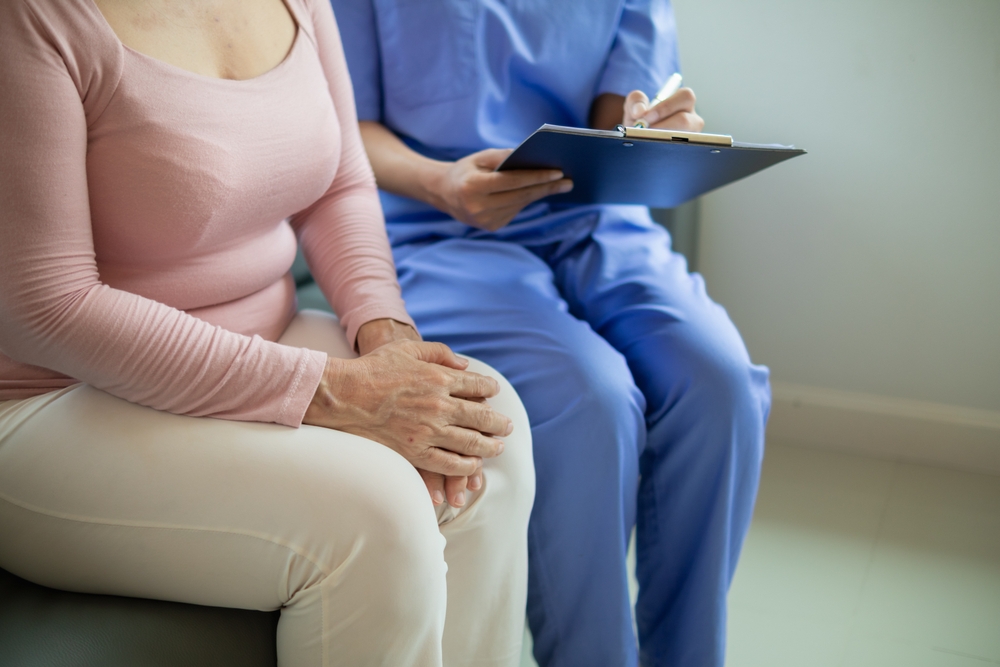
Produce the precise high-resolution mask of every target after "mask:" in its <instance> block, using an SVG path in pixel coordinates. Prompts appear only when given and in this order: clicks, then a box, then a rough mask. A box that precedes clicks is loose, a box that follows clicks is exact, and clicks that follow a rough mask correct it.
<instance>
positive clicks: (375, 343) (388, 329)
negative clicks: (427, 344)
mask: <svg viewBox="0 0 1000 667" xmlns="http://www.w3.org/2000/svg"><path fill="white" fill-rule="evenodd" d="M396 340H415V341H421V340H423V338H421V337H420V334H419V333H418V332H417V330H416V329H414V328H413V327H412V326H410V325H409V324H404V323H402V322H398V321H396V320H391V319H388V318H386V319H381V320H371V321H370V322H365V323H364V324H362V325H361V327H360V328H359V329H358V338H357V344H358V354H360V355H361V356H362V357H363V356H365V355H366V354H368V353H369V352H372V351H374V350H376V349H378V348H380V347H382V346H383V345H386V344H387V343H391V342H393V341H396Z"/></svg>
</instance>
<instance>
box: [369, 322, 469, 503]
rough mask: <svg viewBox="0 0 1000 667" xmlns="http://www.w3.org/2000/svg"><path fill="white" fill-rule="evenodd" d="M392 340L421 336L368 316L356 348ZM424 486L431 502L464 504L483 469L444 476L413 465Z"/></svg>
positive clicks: (373, 347) (405, 326)
mask: <svg viewBox="0 0 1000 667" xmlns="http://www.w3.org/2000/svg"><path fill="white" fill-rule="evenodd" d="M396 340H415V341H419V340H421V338H420V334H419V333H418V332H417V330H416V329H414V328H413V327H412V326H410V325H409V324H403V323H402V322H397V321H396V320H391V319H381V320H372V321H370V322H366V323H365V324H362V325H361V328H360V329H358V352H359V353H360V354H361V355H362V356H363V355H366V354H368V353H369V352H372V351H374V350H376V349H378V348H379V347H382V346H383V345H386V344H388V343H391V342H393V341H396ZM417 472H419V473H420V476H421V477H422V478H423V480H424V484H425V485H426V486H427V492H428V493H430V496H431V500H432V501H433V503H434V504H435V505H440V504H441V503H443V502H445V500H447V501H448V503H449V504H451V505H452V506H453V507H462V506H463V505H465V491H466V489H468V490H469V491H478V490H479V489H481V488H482V486H483V469H482V467H480V468H479V469H478V470H477V471H476V472H474V473H473V474H472V475H470V476H468V477H445V476H444V475H442V474H440V473H436V472H427V471H426V470H420V469H419V468H418V469H417Z"/></svg>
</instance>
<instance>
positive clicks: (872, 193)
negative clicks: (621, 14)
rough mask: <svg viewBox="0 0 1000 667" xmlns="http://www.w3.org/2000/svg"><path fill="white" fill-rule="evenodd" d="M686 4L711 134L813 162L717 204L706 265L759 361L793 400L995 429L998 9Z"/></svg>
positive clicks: (996, 5) (781, 170) (764, 177)
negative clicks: (943, 407) (809, 398)
mask: <svg viewBox="0 0 1000 667" xmlns="http://www.w3.org/2000/svg"><path fill="white" fill-rule="evenodd" d="M674 6H675V10H676V12H677V18H678V24H679V28H680V45H681V58H682V63H683V65H684V71H685V83H687V84H688V85H691V86H692V87H693V88H694V89H695V91H696V92H697V94H698V98H699V110H700V112H701V113H702V115H703V116H705V118H706V119H707V121H708V126H707V128H706V131H718V132H726V133H729V134H733V135H734V136H735V137H736V138H737V139H742V140H746V141H760V142H782V143H794V144H796V145H797V146H799V147H802V148H805V149H807V150H808V151H809V155H807V156H805V157H800V158H796V159H795V160H793V161H791V162H789V163H786V164H783V165H779V166H777V167H774V168H772V169H771V170H769V171H767V172H765V173H762V174H759V175H756V176H753V177H751V178H750V179H748V180H746V181H743V182H741V183H737V184H735V185H731V186H729V187H726V188H724V189H723V190H721V191H719V192H717V193H714V194H712V195H709V196H708V197H707V198H706V199H705V200H704V201H703V205H702V231H701V238H700V257H699V260H700V269H701V271H702V272H703V274H704V275H705V278H706V280H707V283H708V287H709V292H710V294H711V295H712V296H713V297H714V298H715V299H716V300H717V301H719V302H720V303H722V304H723V305H724V306H726V308H727V309H728V310H729V312H730V314H731V316H732V318H733V320H734V321H735V322H736V324H737V325H738V326H739V328H740V330H741V331H742V333H743V335H744V337H745V339H746V341H747V345H748V347H749V348H750V352H751V354H752V356H753V357H754V359H755V360H757V361H759V362H761V363H765V364H768V365H769V366H770V367H771V369H772V371H773V374H774V375H773V377H774V379H775V380H776V382H777V386H778V388H779V389H780V388H781V387H783V386H784V387H785V390H784V393H785V395H788V394H789V391H790V390H789V389H788V387H792V386H801V385H805V386H806V387H810V386H811V387H817V388H823V389H824V390H839V391H840V392H843V394H842V396H846V397H847V399H845V400H847V401H848V403H849V402H850V396H859V397H863V396H865V395H875V396H882V397H895V398H898V399H901V400H902V401H903V402H902V403H900V405H901V406H902V407H900V410H902V411H903V412H906V410H908V409H910V407H913V406H917V407H914V408H913V409H914V410H915V411H916V412H918V413H919V412H920V408H919V406H921V405H926V404H927V402H932V403H938V404H947V405H953V406H962V407H964V408H967V409H968V408H974V409H979V410H980V412H978V413H975V414H974V415H973V416H974V417H975V415H978V417H975V419H980V418H983V419H985V420H986V422H989V423H994V422H993V421H991V419H993V418H992V417H990V414H992V415H993V416H994V417H996V416H1000V412H997V411H1000V1H997V0H869V1H859V0H841V1H833V0H822V1H815V2H809V1H803V0H796V1H792V0H761V1H759V2H746V1H745V0H674ZM778 393H780V392H778ZM792 393H794V392H792ZM837 396H841V394H837ZM838 400H839V399H838ZM866 401H867V399H863V398H862V399H858V402H859V405H864V404H866ZM906 401H913V402H911V403H906ZM834 402H836V401H834ZM908 406H909V407H908ZM981 411H987V412H981ZM897 412H898V410H897ZM963 414H973V413H970V412H969V411H968V410H966V412H965V413H963ZM984 415H985V416H984ZM975 419H973V421H975ZM980 421H981V420H980ZM994 421H995V420H994ZM990 433H995V434H997V435H996V437H997V442H998V443H1000V430H997V431H990ZM989 437H990V436H987V438H989ZM998 451H1000V450H998Z"/></svg>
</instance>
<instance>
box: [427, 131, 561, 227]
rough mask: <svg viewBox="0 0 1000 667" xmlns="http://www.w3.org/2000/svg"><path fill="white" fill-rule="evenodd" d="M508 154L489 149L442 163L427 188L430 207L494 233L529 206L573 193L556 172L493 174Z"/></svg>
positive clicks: (521, 171) (526, 170)
mask: <svg viewBox="0 0 1000 667" xmlns="http://www.w3.org/2000/svg"><path fill="white" fill-rule="evenodd" d="M511 152H512V151H511V150H510V149H497V148H490V149H487V150H484V151H479V152H478V153H473V154H472V155H468V156H466V157H464V158H462V159H461V160H458V161H457V162H448V163H442V164H443V166H442V167H441V169H440V171H439V172H438V173H437V175H436V177H435V178H434V179H432V185H431V187H430V195H431V198H432V200H433V204H434V206H435V207H436V208H438V209H440V210H442V211H444V212H445V213H447V214H448V215H450V216H452V217H453V218H455V219H456V220H459V221H461V222H464V223H465V224H467V225H472V226H473V227H478V228H479V229H485V230H487V231H496V230H498V229H500V228H501V227H503V226H504V225H506V224H507V223H508V222H510V221H511V220H512V219H513V218H514V216H516V215H517V214H518V213H520V212H521V209H523V208H524V207H525V206H527V205H528V204H530V203H531V202H533V201H537V200H539V199H541V198H542V197H547V196H549V195H553V194H560V193H564V192H569V191H570V190H572V189H573V182H572V181H571V180H569V179H568V178H563V174H562V172H561V171H559V170H557V169H520V170H515V171H503V172H499V171H495V169H496V168H497V167H499V166H500V164H501V163H502V162H503V161H504V160H505V159H506V158H507V156H508V155H510V154H511Z"/></svg>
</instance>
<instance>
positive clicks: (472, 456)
mask: <svg viewBox="0 0 1000 667" xmlns="http://www.w3.org/2000/svg"><path fill="white" fill-rule="evenodd" d="M467 367H468V362H467V361H466V360H465V359H462V358H461V357H459V356H458V355H456V354H455V353H454V352H452V351H451V350H450V349H449V348H448V347H447V346H446V345H443V344H441V343H425V342H417V341H409V340H401V341H395V342H392V343H388V344H386V345H383V346H381V347H379V348H377V349H376V350H375V351H373V352H371V353H369V354H367V355H365V356H363V357H359V358H357V359H337V358H334V357H330V358H329V359H328V360H327V364H326V369H325V370H324V372H323V378H322V380H321V381H320V384H319V387H318V388H317V390H316V394H315V395H314V396H313V400H312V403H311V404H310V405H309V408H308V410H306V415H305V418H304V419H303V423H306V424H312V425H316V426H325V427H327V428H333V429H337V430H339V431H344V432H346V433H353V434H354V435H359V436H362V437H365V438H368V439H370V440H374V441H376V442H379V443H382V444H383V445H385V446H387V447H389V448H390V449H393V450H395V451H396V452H398V453H399V454H400V455H402V456H403V458H405V459H406V460H407V461H409V462H410V463H411V464H413V466H414V467H416V468H420V469H422V470H426V471H429V472H432V473H440V474H442V475H448V476H455V477H467V476H470V475H474V474H476V473H477V471H478V470H479V468H480V466H481V465H482V459H483V458H489V457H493V456H497V455H498V454H500V453H501V452H502V451H503V442H502V441H501V440H499V438H498V437H496V436H505V435H509V434H510V432H511V430H512V429H513V423H512V422H511V420H510V419H508V418H507V417H505V416H504V415H501V414H500V413H498V412H496V411H495V410H493V408H491V407H490V406H489V405H488V404H487V403H486V402H485V401H483V400H482V399H486V398H490V397H492V396H496V394H497V393H498V392H499V391H500V386H499V385H498V384H497V382H496V380H494V379H493V378H490V377H486V376H484V375H479V374H478V373H472V372H469V371H466V370H465V368H467Z"/></svg>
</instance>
